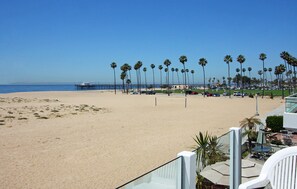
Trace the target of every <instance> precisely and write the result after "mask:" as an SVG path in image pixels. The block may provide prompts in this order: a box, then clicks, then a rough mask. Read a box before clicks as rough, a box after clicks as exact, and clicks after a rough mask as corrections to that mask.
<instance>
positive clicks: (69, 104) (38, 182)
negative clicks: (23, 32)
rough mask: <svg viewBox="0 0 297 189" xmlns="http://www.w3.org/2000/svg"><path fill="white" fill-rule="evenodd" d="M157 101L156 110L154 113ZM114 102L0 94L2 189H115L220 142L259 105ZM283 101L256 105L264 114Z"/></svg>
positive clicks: (247, 101) (98, 95) (124, 98)
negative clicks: (203, 138)
mask: <svg viewBox="0 0 297 189" xmlns="http://www.w3.org/2000/svg"><path fill="white" fill-rule="evenodd" d="M155 97H156V98H157V106H155ZM187 101H188V107H187V108H185V107H184V97H183V96H182V95H173V96H170V97H168V96H166V95H156V96H154V95H152V96H150V95H126V94H120V92H118V94H117V95H114V93H113V92H111V91H110V92H108V91H104V92H103V91H88V92H87V91H78V92H32V93H12V94H0V188H5V189H6V188H14V189H17V188H104V189H105V188H115V187H116V186H119V185H121V184H124V183H125V182H127V181H129V180H131V179H133V178H135V177H137V176H139V175H140V174H143V173H145V172H147V171H149V170H151V169H153V168H155V167H157V166H159V165H161V164H162V163H165V162H167V161H169V160H171V159H173V158H175V157H176V155H177V153H179V152H180V151H184V150H191V147H192V146H193V145H194V141H193V139H192V137H194V136H195V134H197V133H198V132H199V131H202V132H205V131H208V132H209V133H211V134H212V135H217V136H220V135H222V134H224V133H226V132H228V131H229V128H230V127H234V126H239V121H241V120H242V119H244V118H245V117H250V116H252V115H254V114H255V99H251V98H247V97H245V98H240V97H232V99H229V98H228V97H209V98H203V97H202V96H188V98H187ZM282 104H283V100H281V99H280V98H275V99H273V100H271V99H269V98H264V99H262V98H259V113H260V116H261V115H265V114H266V113H267V112H269V111H272V110H274V109H275V108H278V107H279V106H280V105H282Z"/></svg>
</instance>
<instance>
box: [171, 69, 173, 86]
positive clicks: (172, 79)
mask: <svg viewBox="0 0 297 189" xmlns="http://www.w3.org/2000/svg"><path fill="white" fill-rule="evenodd" d="M171 83H172V85H174V71H173V72H172V78H171Z"/></svg>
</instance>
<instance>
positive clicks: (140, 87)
mask: <svg viewBox="0 0 297 189" xmlns="http://www.w3.org/2000/svg"><path fill="white" fill-rule="evenodd" d="M138 72H139V73H138V74H139V91H140V93H139V94H140V95H141V72H140V68H139V69H138Z"/></svg>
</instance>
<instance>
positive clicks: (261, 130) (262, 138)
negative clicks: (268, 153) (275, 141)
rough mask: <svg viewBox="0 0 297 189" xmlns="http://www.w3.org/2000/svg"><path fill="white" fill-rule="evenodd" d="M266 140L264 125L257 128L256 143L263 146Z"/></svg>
mask: <svg viewBox="0 0 297 189" xmlns="http://www.w3.org/2000/svg"><path fill="white" fill-rule="evenodd" d="M265 141H266V138H265V130H264V125H260V126H259V131H258V136H257V143H258V144H260V145H261V146H263V144H264V143H265Z"/></svg>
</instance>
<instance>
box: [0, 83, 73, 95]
mask: <svg viewBox="0 0 297 189" xmlns="http://www.w3.org/2000/svg"><path fill="white" fill-rule="evenodd" d="M76 90H77V89H76V87H75V85H70V84H68V85H0V93H2V94H3V93H15V92H34V91H76Z"/></svg>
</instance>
